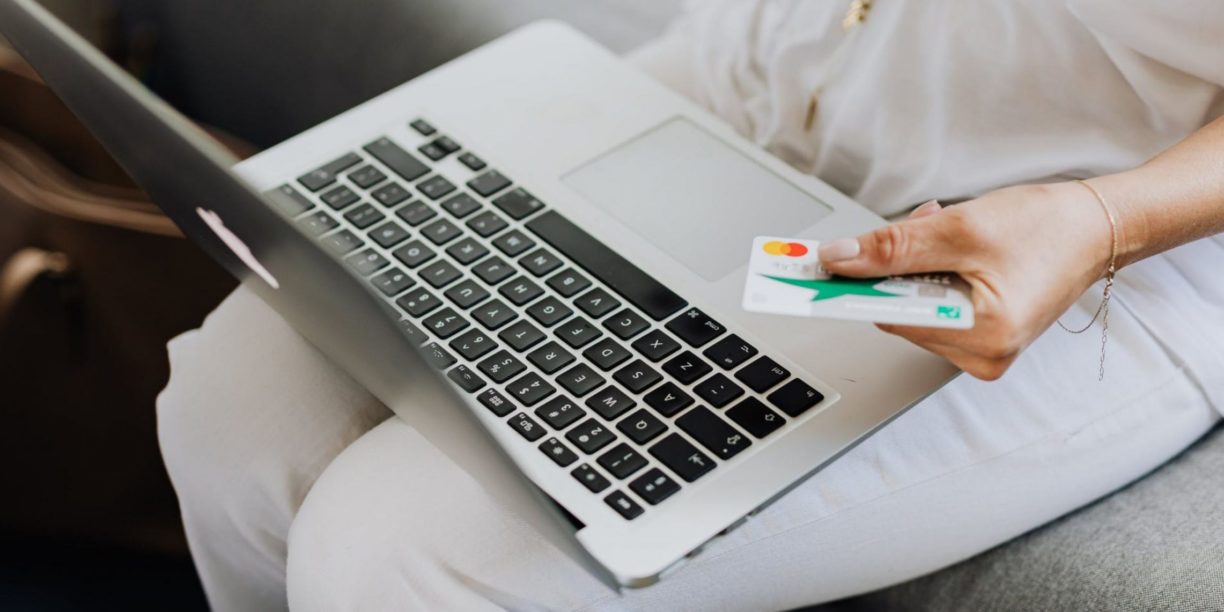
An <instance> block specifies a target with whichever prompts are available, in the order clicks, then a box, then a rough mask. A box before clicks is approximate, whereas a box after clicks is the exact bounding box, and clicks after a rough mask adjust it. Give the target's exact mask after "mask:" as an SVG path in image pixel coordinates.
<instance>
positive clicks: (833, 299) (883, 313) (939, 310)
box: [743, 236, 973, 329]
mask: <svg viewBox="0 0 1224 612" xmlns="http://www.w3.org/2000/svg"><path fill="white" fill-rule="evenodd" d="M819 246H820V243H819V242H818V241H815V240H804V239H800V238H779V237H776V236H758V237H757V238H756V240H753V242H752V255H751V258H750V259H749V263H748V278H747V280H746V281H745V283H744V302H743V307H744V310H748V311H751V312H765V313H770V314H783V315H793V316H801V317H825V318H829V319H846V320H851V321H870V322H872V323H892V324H896V325H917V326H922V327H947V328H954V329H968V328H970V327H973V302H972V301H970V299H969V293H970V289H969V285H968V284H967V283H965V281H964V279H962V278H961V277H960V276H958V275H955V274H924V275H915V276H894V277H889V278H849V277H845V276H833V275H831V274H829V273H828V272H826V271H825V270H824V268H822V267H821V265H820V258H819V256H818V255H817V254H816V249H817V248H818V247H819Z"/></svg>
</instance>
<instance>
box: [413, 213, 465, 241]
mask: <svg viewBox="0 0 1224 612" xmlns="http://www.w3.org/2000/svg"><path fill="white" fill-rule="evenodd" d="M421 234H422V235H423V236H425V237H426V238H428V239H429V240H430V241H431V242H433V243H434V244H438V245H442V244H446V243H448V242H450V241H452V240H454V239H455V238H458V237H459V236H461V235H463V230H461V229H459V226H457V225H455V224H454V223H451V222H450V221H447V220H446V219H438V220H437V221H434V222H433V223H430V224H429V225H426V226H425V227H423V228H421Z"/></svg>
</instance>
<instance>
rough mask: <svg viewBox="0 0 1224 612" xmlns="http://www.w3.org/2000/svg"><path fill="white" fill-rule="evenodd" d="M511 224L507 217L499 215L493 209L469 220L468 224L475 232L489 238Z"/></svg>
mask: <svg viewBox="0 0 1224 612" xmlns="http://www.w3.org/2000/svg"><path fill="white" fill-rule="evenodd" d="M509 225H510V224H509V223H506V220H505V219H503V218H501V217H499V216H497V213H495V212H493V211H491V210H486V211H484V212H482V213H480V214H479V215H476V216H475V217H472V218H471V219H468V221H467V226H468V227H470V228H472V231H473V232H476V233H477V234H480V237H481V238H488V237H489V236H492V235H493V234H496V233H497V232H500V231H502V230H504V229H506V227H508V226H509Z"/></svg>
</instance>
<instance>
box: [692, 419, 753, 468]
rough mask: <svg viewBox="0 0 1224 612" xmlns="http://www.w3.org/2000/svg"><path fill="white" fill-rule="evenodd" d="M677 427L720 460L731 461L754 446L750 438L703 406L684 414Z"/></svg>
mask: <svg viewBox="0 0 1224 612" xmlns="http://www.w3.org/2000/svg"><path fill="white" fill-rule="evenodd" d="M676 425H679V426H680V429H683V430H684V432H685V433H687V434H688V435H690V436H693V439H694V440H697V441H698V442H699V443H701V445H702V446H704V447H706V448H708V449H710V452H712V453H714V454H715V455H717V456H718V458H719V459H724V460H725V459H730V458H732V457H734V456H736V455H738V454H739V453H740V451H742V450H744V449H745V448H748V447H749V446H750V445H751V444H752V441H751V440H749V439H748V436H746V435H744V434H742V433H740V432H739V431H737V430H736V429H735V428H734V427H732V426H731V425H729V424H728V423H727V422H726V421H724V420H723V419H722V418H721V417H719V416H718V415H716V414H714V413H713V412H710V410H709V409H708V408H705V407H702V406H698V407H697V408H694V409H692V410H690V411H688V412H686V413H684V416H681V417H680V418H678V419H676Z"/></svg>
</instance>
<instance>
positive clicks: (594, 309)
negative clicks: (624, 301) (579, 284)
mask: <svg viewBox="0 0 1224 612" xmlns="http://www.w3.org/2000/svg"><path fill="white" fill-rule="evenodd" d="M574 303H575V304H577V305H578V308H580V309H582V312H585V313H587V314H588V315H591V316H592V317H594V318H596V319H598V318H600V317H602V316H604V315H606V314H608V313H609V312H612V311H613V310H616V309H617V308H618V307H619V306H620V300H617V299H616V298H614V297H612V296H610V295H608V292H607V291H604V290H603V289H599V288H595V289H592V290H590V291H588V292H586V293H584V294H582V296H581V297H579V298H578V299H576V300H574Z"/></svg>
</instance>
